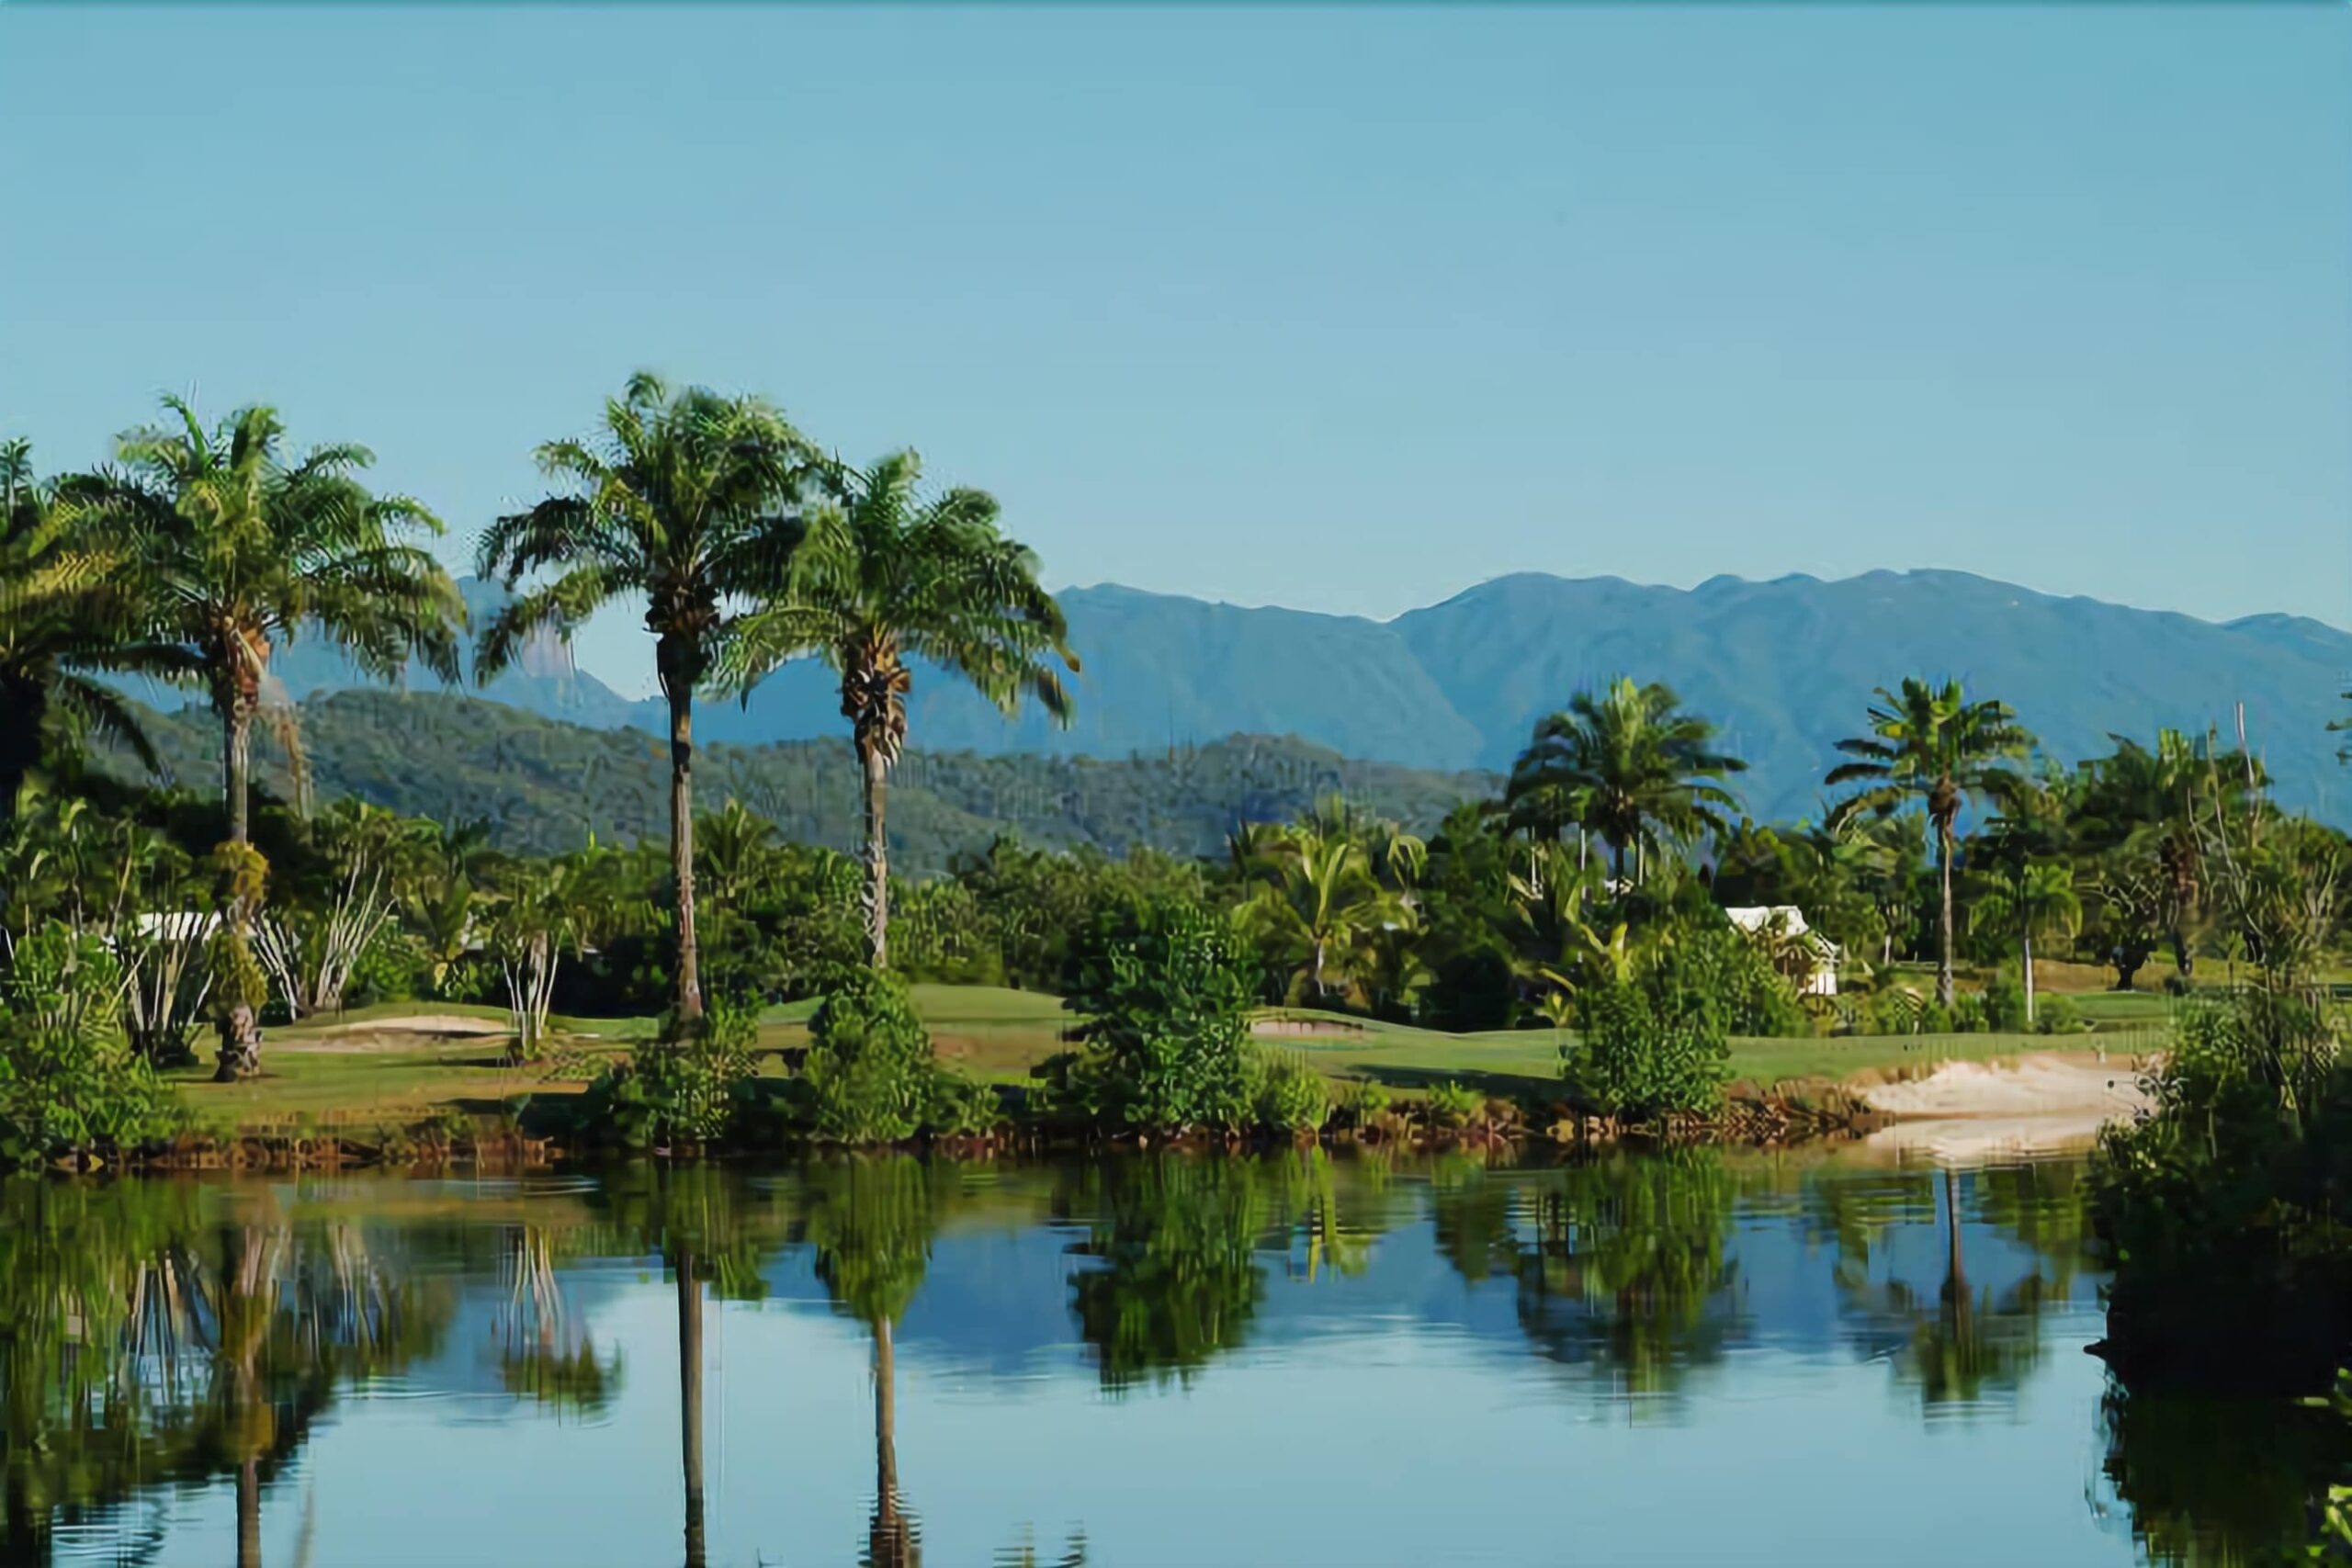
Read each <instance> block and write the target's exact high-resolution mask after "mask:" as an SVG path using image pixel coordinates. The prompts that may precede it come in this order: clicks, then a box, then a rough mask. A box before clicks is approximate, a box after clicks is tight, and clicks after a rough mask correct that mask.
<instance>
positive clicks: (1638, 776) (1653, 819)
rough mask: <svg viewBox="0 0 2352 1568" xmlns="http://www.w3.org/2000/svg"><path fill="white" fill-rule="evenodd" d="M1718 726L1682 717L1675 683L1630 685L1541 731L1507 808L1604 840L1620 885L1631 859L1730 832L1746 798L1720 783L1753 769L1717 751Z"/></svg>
mask: <svg viewBox="0 0 2352 1568" xmlns="http://www.w3.org/2000/svg"><path fill="white" fill-rule="evenodd" d="M1714 735H1715V727H1714V725H1713V723H1712V722H1711V721H1709V720H1707V719H1704V718H1702V717H1700V716H1698V715H1696V714H1691V713H1685V712H1683V711H1682V699H1681V698H1679V697H1678V696H1676V695H1675V694H1674V689H1673V688H1672V687H1670V686H1667V685H1662V684H1659V683H1657V682H1652V683H1651V684H1649V685H1646V686H1637V685H1635V684H1634V682H1633V681H1632V680H1631V679H1630V678H1629V679H1623V680H1620V681H1618V682H1615V683H1614V684H1612V685H1611V686H1610V687H1609V688H1608V689H1607V690H1606V691H1604V692H1602V693H1600V694H1598V695H1595V694H1593V693H1590V692H1579V693H1577V695H1576V696H1575V697H1574V698H1572V699H1571V700H1570V701H1569V704H1568V706H1567V708H1566V710H1565V711H1563V712H1560V713H1555V714H1554V715H1552V716H1550V717H1548V718H1545V719H1543V720H1540V721H1539V722H1538V723H1537V724H1536V726H1535V733H1534V737H1533V739H1532V740H1530V742H1529V743H1528V747H1527V750H1525V751H1523V752H1521V754H1520V758H1519V761H1518V762H1517V763H1516V764H1515V765H1514V766H1513V767H1512V769H1511V774H1510V784H1509V785H1508V787H1506V789H1505V790H1504V792H1503V807H1504V810H1505V812H1506V813H1507V814H1508V815H1509V816H1510V820H1511V821H1512V823H1513V825H1514V826H1520V827H1526V828H1530V829H1538V830H1543V829H1549V830H1550V831H1552V832H1554V833H1556V832H1557V831H1558V829H1560V828H1561V827H1563V826H1565V825H1566V823H1568V822H1570V821H1573V822H1575V823H1576V824H1577V826H1578V827H1581V828H1584V829H1587V830H1588V831H1590V832H1593V833H1597V834H1599V835H1600V837H1601V838H1602V839H1604V840H1607V841H1608V843H1609V846H1610V848H1611V852H1613V854H1614V857H1615V868H1616V876H1617V880H1618V881H1619V882H1620V883H1623V881H1624V880H1625V857H1626V855H1627V853H1628V852H1634V853H1636V855H1637V856H1639V855H1643V854H1645V853H1646V852H1651V851H1657V850H1662V849H1664V848H1665V847H1666V846H1667V845H1668V844H1669V843H1680V842H1687V841H1689V840H1691V839H1695V838H1697V837H1699V836H1700V835H1701V834H1702V833H1704V832H1716V833H1720V832H1723V831H1724V830H1725V829H1726V828H1727V826H1728V822H1729V818H1727V817H1726V816H1725V813H1726V812H1731V811H1736V810H1737V808H1738V805H1739V802H1738V800H1737V798H1736V796H1735V795H1732V793H1731V792H1730V791H1729V790H1727V789H1725V788H1724V786H1723V784H1722V783H1721V782H1720V781H1721V780H1723V779H1725V778H1728V777H1729V776H1730V775H1732V774H1733V773H1741V772H1744V771H1745V770H1746V769H1747V763H1746V762H1745V761H1742V760H1740V759H1739V758H1737V757H1735V756H1732V755H1730V754H1729V753H1727V752H1723V751H1717V750H1713V740H1714Z"/></svg>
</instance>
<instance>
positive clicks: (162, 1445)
mask: <svg viewBox="0 0 2352 1568" xmlns="http://www.w3.org/2000/svg"><path fill="white" fill-rule="evenodd" d="M1914 1157H1916V1156H1914ZM2081 1176H2082V1168H2081V1166H2080V1165H2079V1163H2075V1162H2070V1161H2066V1160H2053V1161H2043V1162H2037V1163H2028V1164H2019V1165H2013V1166H2006V1167H2003V1166H1995V1167H1986V1168H1977V1169H1972V1170H1963V1171H1957V1172H1947V1171H1945V1170H1943V1169H1940V1168H1936V1167H1934V1166H1932V1165H1928V1164H1925V1163H1920V1164H1905V1163H1902V1161H1901V1160H1900V1159H1898V1158H1895V1157H1893V1156H1871V1155H1868V1154H1865V1153H1859V1152H1857V1151H1852V1150H1849V1151H1844V1152H1841V1153H1838V1154H1837V1155H1834V1156H1832V1155H1826V1154H1823V1153H1819V1152H1809V1153H1796V1154H1786V1155H1777V1156H1775V1155H1763V1154H1738V1153H1734V1154H1724V1153H1716V1152H1712V1151H1700V1152H1682V1153H1677V1154H1671V1155H1657V1154H1652V1155H1635V1154H1617V1155H1611V1156H1606V1157H1603V1158H1600V1159H1598V1160H1596V1161H1592V1162H1590V1163H1581V1164H1573V1165H1554V1166H1548V1167H1542V1166H1532V1165H1523V1166H1515V1167H1514V1166H1498V1165H1494V1164H1491V1163H1489V1162H1487V1161H1484V1160H1482V1159H1479V1158H1476V1157H1467V1156H1455V1157H1412V1158H1398V1159H1396V1160H1394V1161H1388V1160H1381V1159H1376V1158H1373V1157H1369V1156H1346V1155H1338V1156H1327V1155H1325V1154H1323V1153H1320V1152H1306V1153H1297V1154H1282V1155H1275V1156H1267V1157H1262V1158H1207V1157H1181V1156H1178V1157H1150V1156H1130V1157H1122V1158H1114V1159H1105V1160H1102V1161H1097V1162H1092V1163H1076V1164H1069V1165H1051V1164H1027V1165H1019V1166H1013V1165H1006V1166H988V1165H953V1164H946V1163H935V1164H928V1165H926V1164H923V1163H920V1162H917V1161H915V1160H912V1159H905V1158H893V1159H871V1160H855V1161H851V1160H842V1161H835V1162H828V1163H813V1164H806V1165H796V1166H788V1167H779V1168H775V1169H772V1170H759V1169H745V1168H724V1169H716V1170H710V1169H704V1170H661V1169H651V1168H644V1169H636V1168H632V1169H624V1170H620V1171H616V1172H611V1173H607V1174H605V1175H602V1176H566V1175H550V1176H526V1177H521V1178H514V1179H478V1180H477V1179H401V1178H394V1177H364V1178H304V1179H284V1180H277V1181H267V1182H264V1181H233V1182H232V1181H227V1180H220V1181H196V1180H185V1181H166V1180H137V1181H120V1182H115V1183H110V1184H99V1183H74V1184H70V1183H62V1182H51V1183H40V1182H20V1183H15V1184H12V1185H9V1186H7V1187H6V1188H5V1189H0V1336H5V1337H6V1357H5V1373H4V1374H0V1375H5V1379H6V1386H5V1390H4V1391H0V1393H5V1406H6V1420H7V1431H6V1438H7V1456H6V1463H7V1505H8V1517H7V1537H6V1551H7V1560H8V1561H11V1562H17V1561H26V1562H41V1561H52V1560H53V1561H57V1562H160V1563H205V1564H212V1563H229V1562H240V1561H243V1562H254V1561H259V1562H266V1563H269V1564H273V1565H277V1568H294V1565H296V1564H302V1563H311V1564H319V1565H322V1568H323V1565H329V1564H352V1563H357V1564H368V1563H412V1562H435V1563H494V1564H500V1565H511V1564H515V1563H525V1562H533V1563H536V1562H564V1563H582V1564H602V1563H613V1564H646V1563H663V1562H680V1561H690V1560H695V1559H696V1558H697V1556H699V1559H700V1560H704V1561H707V1562H711V1563H729V1564H746V1565H749V1564H780V1563H792V1564H799V1563H812V1564H813V1563H837V1562H883V1563H911V1562H918V1561H928V1562H933V1563H936V1564H950V1563H986V1562H1036V1563H1063V1562H1091V1563H1100V1564H1112V1565H1120V1564H1158V1563H1170V1564H1174V1563H1182V1564H1201V1563H1218V1562H1247V1563H1259V1562H1262V1563H1281V1564H1301V1563H1347V1564H1366V1563H1419V1562H1494V1563H1521V1562H1571V1561H1581V1562H1789V1563H1804V1564H1819V1563H1828V1562H1869V1563H1883V1562H1953V1563H1962V1562H1965V1563H2016V1562H2034V1563H2073V1562H2086V1563H2087V1562H2131V1561H2134V1560H2146V1559H2148V1558H2150V1557H2152V1556H2154V1557H2157V1558H2173V1557H2191V1556H2208V1555H2211V1556H2220V1555H2222V1554H2225V1553H2227V1552H2230V1551H2265V1550H2267V1548H2268V1547H2270V1546H2275V1545H2278V1544H2280V1543H2282V1542H2285V1541H2287V1540H2292V1539H2296V1538H2297V1537H2298V1536H2299V1532H2300V1531H2301V1529H2302V1528H2303V1517H2304V1515H2303V1510H2304V1502H2303V1498H2304V1495H2305V1490H2304V1489H2305V1487H2306V1485H2307V1484H2308V1483H2309V1479H2310V1475H2311V1474H2312V1473H2316V1471H2315V1469H2314V1467H2317V1466H2319V1465H2321V1464H2323V1463H2324V1462H2332V1460H2333V1458H2334V1456H2333V1455H2332V1454H2330V1453H2324V1452H2322V1451H2321V1448H2322V1446H2323V1445H2324V1442H2326V1441H2328V1440H2332V1439H2329V1438H2324V1437H2321V1436H2310V1435H2308V1434H2305V1433H2303V1432H2302V1431H2301V1429H2300V1428H2299V1427H2297V1425H2296V1422H2295V1420H2294V1419H2293V1418H2290V1417H2289V1416H2286V1415H2284V1414H2283V1413H2281V1412H2279V1411H2278V1410H2276V1409H2269V1408H2264V1407H2260V1406H2250V1405H2249V1406H2215V1405H2194V1404H2156V1403H2153V1402H2151V1401H2149V1400H2147V1399H2145V1398H2143V1399H2142V1400H2140V1401H2137V1402H2136V1403H2135V1402H2129V1401H2124V1400H2122V1399H2120V1397H2118V1396H2111V1395H2110V1392H2109V1380H2108V1377H2107V1374H2106V1371H2105V1369H2104V1367H2103V1366H2102V1364H2101V1363H2100V1362H2099V1361H2098V1360H2097V1359H2095V1358H2093V1357H2091V1356H2087V1355H2086V1354H2084V1351H2083V1348H2084V1346H2086V1344H2088V1343H2090V1342H2091V1341H2093V1340H2095V1339H2097V1338H2098V1337H2099V1335H2100V1333H2101V1331H2102V1320H2101V1314H2100V1311H2099V1306H2098V1285H2099V1280H2098V1277H2097V1276H2096V1275H2095V1274H2094V1273H2093V1272H2092V1271H2091V1269H2089V1267H2088V1266H2087V1264H2086V1262H2085V1260H2084V1257H2083V1239H2084V1227H2083V1215H2082V1207H2081V1203H2080V1180H2081ZM1955 1207H1956V1211H1957V1216H1956V1217H1957V1221H1958V1224H1957V1225H1956V1226H1955V1225H1954V1224H1953V1219H1954V1210H1955ZM894 1324H895V1326H893V1325H894ZM697 1406H698V1409H697ZM2307 1438H2308V1440H2307ZM697 1486H698V1489H699V1497H698V1499H697V1497H696V1495H695V1492H696V1488H697Z"/></svg>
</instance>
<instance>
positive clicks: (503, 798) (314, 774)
mask: <svg viewBox="0 0 2352 1568" xmlns="http://www.w3.org/2000/svg"><path fill="white" fill-rule="evenodd" d="M301 721H302V725H301V733H302V737H303V744H304V747H305V749H306V750H307V753H308V756H309V761H310V769H311V779H312V787H313V790H314V792H315V794H316V795H317V798H318V799H319V800H320V801H321V802H325V801H329V800H333V799H336V798H339V797H342V796H345V795H356V796H357V797H359V798H361V799H364V800H368V801H370V802H373V803H375V804H377V805H381V806H390V807H394V808H396V809H398V810H401V811H403V812H409V813H413V814H416V815H420V816H424V817H432V818H439V819H442V820H445V821H454V820H463V819H466V818H483V819H485V820H487V821H488V822H489V823H490V824H491V825H492V829H493V832H494V834H495V836H496V838H497V840H498V841H499V842H500V843H501V844H502V845H503V846H504V847H507V848H511V849H515V850H527V851H531V852H540V853H548V852H560V851H565V850H571V849H577V848H578V847H580V845H581V844H582V842H583V841H585V840H586V839H587V837H588V836H589V835H590V834H591V833H592V832H593V833H594V835H595V836H596V837H597V838H598V839H599V840H604V841H607V842H610V841H616V840H622V841H626V840H637V839H640V838H652V839H657V840H658V839H661V838H662V837H663V836H664V835H665V834H666V833H667V832H668V830H669V826H668V822H669V819H668V815H667V812H668V797H667V793H666V792H667V789H668V761H667V758H666V756H665V754H664V752H663V749H662V745H661V743H660V742H658V741H656V740H655V739H653V738H652V737H650V736H649V735H645V734H643V733H640V732H639V731H637V730H634V729H625V728H624V729H591V728H583V727H582V726H579V725H572V724H564V723H560V722H558V721H556V720H553V719H548V718H542V717H539V716H536V715H533V714H529V713H526V712H524V711H523V710H521V709H519V708H514V707H509V706H506V705H503V704H499V703H489V702H482V701H479V700H475V699H471V698H463V697H454V696H447V695H442V694H425V693H416V694H396V693H390V692H369V691H350V692H340V693H334V694H328V695H322V696H319V697H314V698H312V699H311V701H309V702H306V703H304V704H302V705H301ZM153 738H154V740H155V743H156V746H157V749H158V750H159V751H161V752H162V754H163V757H164V761H165V764H166V767H167V769H168V771H169V773H170V774H171V776H172V777H173V778H175V780H176V781H177V782H180V783H182V784H187V785H189V786H191V787H192V788H195V789H198V790H199V791H202V790H208V789H210V788H211V787H213V781H214V779H215V778H216V776H217V770H218V768H219V761H218V759H219V756H220V742H219V739H218V736H217V733H216V731H215V730H214V728H213V726H212V724H211V722H210V720H209V717H207V716H203V715H200V714H198V713H197V712H194V711H183V712H180V713H175V714H168V715H160V716H156V717H155V718H154V720H153ZM257 750H258V757H257V761H258V764H259V766H258V768H257V776H258V777H259V778H260V779H261V781H262V782H263V783H264V784H265V785H266V787H267V788H268V789H270V790H271V791H272V792H274V793H276V794H277V795H280V796H281V797H283V796H287V795H290V794H291V787H292V786H291V783H290V780H289V777H288V773H287V770H286V765H285V758H284V756H283V754H282V753H281V752H279V751H278V750H276V748H274V747H273V746H270V745H268V744H266V743H265V744H263V745H261V746H260V747H259V748H257ZM112 765H114V766H115V767H117V768H118V769H120V768H124V767H127V765H128V764H126V763H124V762H123V761H120V760H119V759H117V760H116V761H115V762H114V763H113V764H112ZM1493 782H1494V781H1492V780H1490V779H1487V778H1485V777H1483V776H1481V775H1478V774H1475V773H1431V772H1423V771H1419V770H1415V769H1411V768H1403V767H1397V766H1394V765H1390V764H1386V763H1379V762H1359V761H1350V760H1348V759H1345V758H1342V757H1340V756H1339V755H1338V754H1337V753H1335V752H1332V751H1329V750H1324V749H1323V748H1321V747H1317V746H1310V745H1307V744H1306V743H1305V742H1302V741H1298V740H1294V739H1265V738H1254V737H1234V738H1232V739H1226V740H1220V741H1217V742H1215V743H1212V744H1209V745H1205V746H1183V747H1176V748H1170V749H1163V750H1160V751H1159V752H1157V753H1153V754H1149V755H1145V756H1139V757H1135V758H1129V759H1124V760H1117V761H1104V760H1098V759H1094V758H1086V757H1036V756H1018V755H1005V756H993V757H991V756H981V755H977V754H974V753H972V752H962V751H945V752H933V751H922V750H914V751H910V753H909V754H908V756H907V759H906V761H905V762H904V764H903V765H902V766H901V767H900V768H899V773H898V774H897V782H896V784H895V787H894V788H893V789H892V791H891V795H890V840H891V849H892V855H893V858H894V860H895V861H896V863H898V865H899V867H900V868H901V869H903V870H906V871H909V872H911V873H915V874H924V873H929V872H935V871H939V870H942V869H944V867H945V865H946V863H947V861H948V858H949V857H950V856H951V855H953V854H954V853H955V852H957V851H959V850H967V849H969V850H978V849H981V848H984V847H986V846H987V844H988V843H989V840H991V839H992V838H994V837H995V836H996V835H998V834H999V833H1001V832H1012V833H1017V834H1019V835H1020V837H1021V838H1022V839H1023V840H1026V841H1028V842H1030V843H1033V844H1037V845H1041V846H1047V847H1053V848H1075V847H1077V846H1079V845H1081V844H1091V845H1095V846H1097V847H1099V848H1102V849H1104V850H1107V851H1109V852H1113V853H1118V852H1124V851H1125V850H1126V849H1128V848H1129V847H1131V846H1135V845H1141V844H1148V845H1152V846H1154V847H1157V848H1160V849H1165V850H1170V851H1172V852H1178V853H1182V854H1214V853H1216V852H1220V851H1221V849H1222V847H1223V845H1224V841H1225V836H1226V833H1227V829H1229V828H1230V827H1231V826H1232V825H1233V824H1234V823H1236V822H1238V821H1245V820H1246V821H1273V820H1282V819H1287V818H1292V817H1295V816H1296V815H1297V814H1298V813H1299V812H1300V811H1301V810H1302V809H1304V808H1305V807H1307V806H1309V805H1311V804H1312V803H1313V802H1314V801H1315V800H1316V799H1317V798H1318V797H1319V796H1322V795H1329V794H1331V793H1333V792H1336V791H1344V792H1345V793H1346V794H1347V795H1348V796H1349V797H1350V798H1351V800H1354V801H1356V802H1358V803H1359V804H1361V805H1363V806H1364V807H1368V808H1369V809H1371V810H1373V811H1375V812H1378V813H1380V814H1382V815H1385V816H1389V817H1394V818H1397V819H1398V820H1400V821H1402V822H1404V823H1406V824H1408V826H1412V827H1416V828H1419V829H1423V830H1427V829H1430V828H1432V827H1434V826H1435V825H1436V823H1437V821H1438V819H1439V818H1442V817H1443V816H1444V814H1445V812H1446V811H1447V810H1448V809H1449V808H1450V807H1453V806H1454V805H1455V804H1457V803H1458V802H1460V801H1462V800H1464V799H1467V798H1470V797H1472V796H1474V795H1480V794H1484V793H1488V792H1490V791H1491V789H1492V787H1493ZM695 790H696V805H697V806H698V807H701V808H703V809H706V810H717V809H718V807H721V806H722V805H724V804H725V803H726V802H727V801H728V800H729V799H730V798H735V799H740V800H741V801H742V802H743V803H744V805H746V806H747V807H751V808H752V810H754V811H757V812H758V813H759V814H760V815H762V816H763V817H766V818H770V819H771V820H773V821H774V822H775V823H776V824H777V825H778V827H779V828H781V829H783V831H784V833H785V834H786V836H787V837H789V838H791V839H794V840H800V841H803V842H809V843H820V844H825V845H828V846H831V847H832V848H836V849H842V850H851V849H854V847H855V844H856V841H857V832H858V801H857V769H856V766H855V764H854V762H853V761H851V758H850V751H849V745H848V742H847V740H846V739H842V740H815V741H792V742H786V743H782V744H776V745H768V746H736V745H728V744H724V743H720V744H716V745H711V746H707V747H704V748H702V749H701V750H699V751H698V753H697V755H696V759H695Z"/></svg>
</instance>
